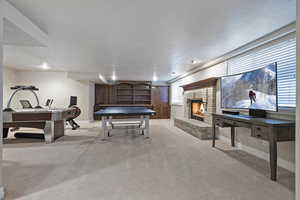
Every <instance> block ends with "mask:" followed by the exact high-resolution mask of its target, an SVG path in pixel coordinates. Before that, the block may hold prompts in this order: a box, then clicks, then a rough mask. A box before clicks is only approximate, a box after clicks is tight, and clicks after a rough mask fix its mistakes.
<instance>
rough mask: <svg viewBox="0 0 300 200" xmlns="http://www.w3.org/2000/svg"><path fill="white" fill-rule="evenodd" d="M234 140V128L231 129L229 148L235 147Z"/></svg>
mask: <svg viewBox="0 0 300 200" xmlns="http://www.w3.org/2000/svg"><path fill="white" fill-rule="evenodd" d="M234 140H235V127H231V146H233V147H234V146H235V143H234Z"/></svg>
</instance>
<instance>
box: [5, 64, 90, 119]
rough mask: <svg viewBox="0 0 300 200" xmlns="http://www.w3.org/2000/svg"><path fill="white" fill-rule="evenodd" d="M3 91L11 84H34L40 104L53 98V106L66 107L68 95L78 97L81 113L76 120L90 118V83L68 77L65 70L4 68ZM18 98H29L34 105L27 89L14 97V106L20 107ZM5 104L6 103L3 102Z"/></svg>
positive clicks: (6, 95) (7, 96)
mask: <svg viewBox="0 0 300 200" xmlns="http://www.w3.org/2000/svg"><path fill="white" fill-rule="evenodd" d="M4 76H5V77H6V78H5V79H6V81H5V84H6V85H5V88H6V89H5V91H6V90H9V89H8V88H9V87H10V86H11V84H13V85H34V86H36V87H37V88H39V91H38V92H37V93H38V96H39V100H40V104H41V106H44V105H45V102H46V100H47V99H48V98H49V99H54V103H53V107H56V108H66V107H67V106H68V105H69V103H70V96H77V97H78V106H79V107H80V108H81V111H82V113H81V115H80V116H79V118H78V120H89V119H90V115H91V114H90V112H91V111H92V110H91V107H90V102H91V100H90V97H91V94H90V91H91V89H90V87H91V86H90V85H91V84H90V83H89V82H80V81H76V80H73V79H70V78H68V76H67V73H66V72H46V71H45V72H33V71H19V70H18V71H16V70H10V69H6V70H5V71H4ZM10 94H11V92H9V91H8V92H5V93H4V95H5V96H4V99H8V98H9V95H10ZM20 99H28V100H30V102H31V104H32V105H33V106H35V105H36V101H35V98H34V96H33V94H32V93H30V92H28V91H21V92H20V93H18V94H17V95H16V98H15V99H14V106H15V107H18V108H20V107H21V105H20V104H19V100H20ZM5 104H6V103H5Z"/></svg>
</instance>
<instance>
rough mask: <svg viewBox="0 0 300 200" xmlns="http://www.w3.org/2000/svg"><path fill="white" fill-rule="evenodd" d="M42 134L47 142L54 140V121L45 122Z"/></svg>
mask: <svg viewBox="0 0 300 200" xmlns="http://www.w3.org/2000/svg"><path fill="white" fill-rule="evenodd" d="M44 136H45V142H46V143H47V144H49V143H52V142H53V141H54V121H46V122H45V128H44Z"/></svg>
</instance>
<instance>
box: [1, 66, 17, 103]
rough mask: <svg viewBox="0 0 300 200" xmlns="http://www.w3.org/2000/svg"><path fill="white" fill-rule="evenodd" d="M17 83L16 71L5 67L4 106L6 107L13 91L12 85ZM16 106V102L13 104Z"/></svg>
mask: <svg viewBox="0 0 300 200" xmlns="http://www.w3.org/2000/svg"><path fill="white" fill-rule="evenodd" d="M15 85H16V71H15V70H14V69H10V68H3V107H6V105H7V102H8V100H9V97H10V95H11V93H12V90H11V89H10V87H12V86H15ZM13 106H15V104H13Z"/></svg>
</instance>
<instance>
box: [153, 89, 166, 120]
mask: <svg viewBox="0 0 300 200" xmlns="http://www.w3.org/2000/svg"><path fill="white" fill-rule="evenodd" d="M151 97H152V105H153V109H154V110H155V111H156V115H155V116H154V117H153V119H170V104H169V86H152V89H151Z"/></svg>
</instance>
